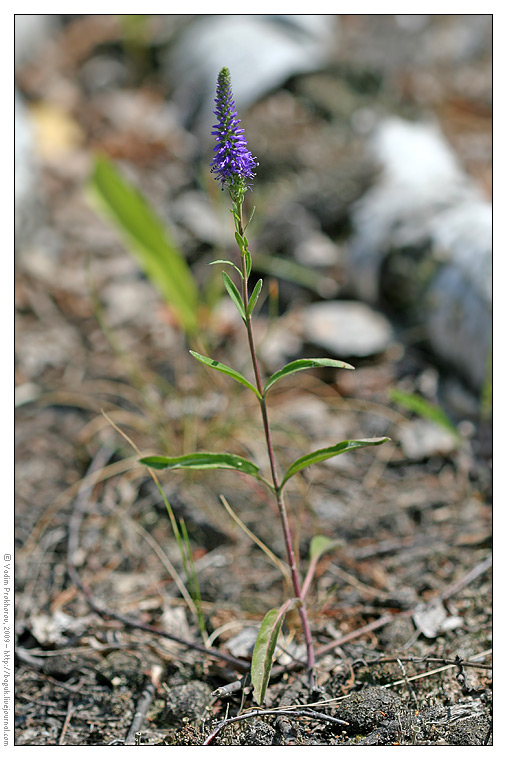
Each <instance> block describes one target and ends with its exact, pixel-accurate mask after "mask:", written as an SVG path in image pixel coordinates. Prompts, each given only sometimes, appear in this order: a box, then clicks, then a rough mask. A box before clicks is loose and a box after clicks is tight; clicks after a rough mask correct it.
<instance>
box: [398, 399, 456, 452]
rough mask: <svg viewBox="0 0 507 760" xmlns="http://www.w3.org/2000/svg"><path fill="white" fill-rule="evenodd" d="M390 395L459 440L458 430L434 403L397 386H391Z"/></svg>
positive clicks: (401, 404)
mask: <svg viewBox="0 0 507 760" xmlns="http://www.w3.org/2000/svg"><path fill="white" fill-rule="evenodd" d="M389 395H390V397H391V399H392V400H393V401H395V402H396V403H397V404H399V405H400V406H403V407H404V408H405V409H408V410H409V411H411V412H415V413H416V414H418V415H419V416H420V417H424V418H425V419H427V420H431V421H432V422H435V423H436V424H437V425H440V426H441V427H443V428H445V429H446V430H449V431H450V432H451V433H452V434H453V436H454V437H455V438H457V439H458V440H461V436H460V434H459V432H458V431H457V430H456V428H455V426H454V425H453V424H452V422H451V420H450V419H449V417H448V416H447V415H446V413H445V412H444V411H443V409H441V408H440V407H439V406H437V405H436V404H430V402H429V401H426V399H425V398H423V397H422V396H419V395H418V394H417V393H405V392H404V391H400V390H398V389H397V388H393V389H392V390H391V392H390V394H389Z"/></svg>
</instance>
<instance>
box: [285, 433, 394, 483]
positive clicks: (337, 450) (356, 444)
mask: <svg viewBox="0 0 507 760" xmlns="http://www.w3.org/2000/svg"><path fill="white" fill-rule="evenodd" d="M388 440H389V438H386V437H383V438H363V439H361V440H359V441H341V443H337V444H336V445H335V446H328V447H327V448H325V449H317V451H312V453H311V454H306V455H305V456H303V457H300V458H299V459H296V461H295V462H293V463H292V464H291V466H290V467H289V469H288V470H287V472H286V473H285V475H284V478H283V480H282V483H281V487H282V488H283V486H284V485H285V484H286V483H287V481H288V480H289V478H292V476H293V475H295V474H296V473H297V472H299V471H300V470H303V469H304V468H305V467H310V466H311V465H312V464H317V463H318V462H323V461H324V460H325V459H331V458H332V457H336V456H338V455H339V454H344V453H345V452H346V451H353V450H354V449H362V448H364V447H365V446H378V445H379V444H381V443H385V442H386V441H388Z"/></svg>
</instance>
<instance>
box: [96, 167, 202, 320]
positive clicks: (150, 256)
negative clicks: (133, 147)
mask: <svg viewBox="0 0 507 760" xmlns="http://www.w3.org/2000/svg"><path fill="white" fill-rule="evenodd" d="M88 197H89V198H90V200H91V201H92V204H93V205H94V206H95V207H96V208H97V209H98V210H99V211H100V212H101V213H102V214H103V215H104V216H106V217H107V218H108V219H109V221H112V222H113V224H114V225H115V226H116V228H117V229H118V230H119V231H120V233H121V234H122V235H123V237H124V239H125V241H126V243H127V245H128V248H129V250H130V251H131V252H132V253H133V254H134V256H135V257H136V259H137V261H138V263H139V265H140V267H141V268H142V269H143V270H144V272H145V273H146V275H147V276H148V277H149V278H150V280H151V281H152V282H153V284H154V285H155V286H156V287H157V288H158V289H159V290H160V292H161V293H162V295H163V296H164V298H165V300H166V301H167V303H168V304H169V305H170V306H171V308H172V309H173V310H174V312H175V314H176V316H177V318H178V320H179V322H180V324H181V326H182V327H183V329H184V330H185V331H186V332H188V333H192V332H194V331H195V330H196V329H197V307H198V302H199V293H198V289H197V285H196V282H195V280H194V277H193V275H192V272H191V271H190V268H189V267H188V265H187V263H186V261H185V259H184V257H183V256H182V255H181V253H180V251H179V250H178V248H177V247H176V245H175V244H174V243H173V242H172V241H171V239H170V237H169V233H168V231H167V229H166V228H165V227H164V225H163V224H162V222H161V221H160V219H159V218H158V217H157V216H156V214H155V212H154V211H153V209H152V208H151V206H150V205H149V203H148V202H147V201H146V199H145V198H144V197H143V196H142V195H141V194H140V193H139V191H138V190H136V189H135V188H134V187H133V186H132V185H131V184H130V183H129V182H127V180H125V179H124V178H123V177H122V176H121V174H120V173H119V172H118V171H117V169H116V168H115V166H114V165H113V164H112V163H110V162H109V161H108V160H107V159H106V158H103V157H97V158H96V159H95V164H94V168H93V172H92V175H91V178H90V180H89V183H88Z"/></svg>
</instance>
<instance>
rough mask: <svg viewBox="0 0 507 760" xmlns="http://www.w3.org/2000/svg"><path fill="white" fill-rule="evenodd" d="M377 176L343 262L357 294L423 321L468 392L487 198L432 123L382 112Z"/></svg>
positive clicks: (480, 318)
mask: <svg viewBox="0 0 507 760" xmlns="http://www.w3.org/2000/svg"><path fill="white" fill-rule="evenodd" d="M371 148H372V153H373V157H374V160H375V162H376V163H377V164H378V166H379V167H380V170H381V171H380V174H379V179H378V180H377V182H376V183H375V184H374V186H373V187H372V188H371V189H370V190H369V191H368V192H367V193H366V194H365V195H364V196H363V198H362V199H361V200H360V201H359V202H358V203H357V204H356V207H355V209H354V211H353V224H354V228H355V233H354V235H353V236H352V239H351V241H350V245H349V247H348V262H347V269H348V274H349V276H350V280H351V284H352V285H353V287H354V288H355V290H356V292H357V293H358V295H359V296H360V297H361V298H364V299H365V300H367V301H370V302H372V303H375V302H376V301H377V300H378V299H379V297H380V296H381V295H382V297H383V298H384V299H386V300H389V301H390V302H392V303H393V305H396V306H398V307H400V306H401V307H402V308H404V309H405V311H406V313H407V314H410V315H411V316H412V318H414V320H415V321H417V322H419V323H421V324H423V325H424V326H425V328H426V331H425V332H426V334H427V337H428V340H429V342H430V344H431V347H432V349H433V350H434V352H435V354H436V355H437V356H438V357H440V359H442V360H443V361H445V362H446V363H449V364H451V365H453V366H454V367H455V368H456V369H457V370H458V371H459V372H460V373H461V374H462V375H463V377H464V378H465V379H466V380H467V381H468V382H470V383H471V384H472V385H473V386H474V387H475V389H476V390H480V388H481V387H482V384H483V382H484V380H485V378H486V373H487V363H488V355H489V351H490V345H491V314H492V256H491V231H492V214H491V204H490V203H489V202H488V201H487V199H486V198H484V197H483V196H482V194H481V192H480V191H479V189H478V188H477V187H476V186H475V185H474V184H473V182H472V181H471V179H470V178H469V177H467V175H466V174H465V173H464V171H463V170H462V169H461V168H460V166H459V164H458V161H457V159H456V157H455V156H454V154H453V153H452V151H451V149H450V148H449V146H448V145H447V143H446V142H445V140H444V138H443V136H442V135H441V133H440V131H439V130H438V128H437V127H436V126H434V125H431V124H414V123H410V122H405V121H402V120H401V119H387V120H386V121H384V122H383V123H382V124H381V125H380V127H379V128H378V130H377V132H376V133H375V135H374V137H373V140H372V144H371Z"/></svg>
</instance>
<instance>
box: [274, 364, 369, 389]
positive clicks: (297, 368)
mask: <svg viewBox="0 0 507 760" xmlns="http://www.w3.org/2000/svg"><path fill="white" fill-rule="evenodd" d="M314 367H336V369H354V367H353V366H352V364H347V362H342V361H339V360H338V359H296V361H294V362H290V364H286V365H285V367H282V369H280V370H278V372H275V373H274V375H271V377H270V378H269V379H268V380H267V381H266V385H265V386H264V395H266V392H267V391H268V390H269V388H271V386H272V385H274V384H275V383H276V382H277V380H281V379H282V378H283V377H287V375H292V374H294V372H301V370H302V369H313V368H314Z"/></svg>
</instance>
